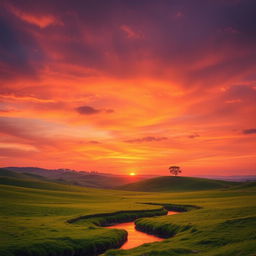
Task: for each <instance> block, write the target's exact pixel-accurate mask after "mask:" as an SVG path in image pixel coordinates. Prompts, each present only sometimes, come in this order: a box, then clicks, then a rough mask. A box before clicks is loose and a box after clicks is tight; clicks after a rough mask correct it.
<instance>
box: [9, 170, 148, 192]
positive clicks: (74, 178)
mask: <svg viewBox="0 0 256 256" xmlns="http://www.w3.org/2000/svg"><path fill="white" fill-rule="evenodd" d="M4 169H5V170H6V171H8V170H9V171H11V172H13V173H16V174H15V175H16V177H18V176H17V175H26V178H28V176H34V177H38V178H39V179H41V180H42V179H43V180H45V179H46V180H47V181H52V182H55V183H56V182H57V183H61V184H67V185H77V186H82V187H92V188H114V187H115V186H117V184H118V185H120V186H121V185H124V184H128V183H131V182H136V181H139V180H141V179H145V178H146V177H144V176H142V175H141V176H140V175H138V176H136V177H128V176H126V175H112V174H105V173H97V172H83V171H75V170H69V169H44V168H37V167H5V168H4ZM19 177H23V178H25V176H19Z"/></svg>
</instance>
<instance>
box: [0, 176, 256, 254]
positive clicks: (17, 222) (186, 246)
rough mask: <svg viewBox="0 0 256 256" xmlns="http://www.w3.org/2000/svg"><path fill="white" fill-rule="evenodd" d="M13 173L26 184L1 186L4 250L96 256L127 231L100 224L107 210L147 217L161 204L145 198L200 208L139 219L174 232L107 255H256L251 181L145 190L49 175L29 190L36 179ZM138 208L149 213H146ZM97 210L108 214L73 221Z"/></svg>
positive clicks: (0, 239)
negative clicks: (61, 180) (71, 182)
mask: <svg viewBox="0 0 256 256" xmlns="http://www.w3.org/2000/svg"><path fill="white" fill-rule="evenodd" d="M8 178H11V177H8ZM13 179H16V180H19V182H20V183H22V186H12V185H10V184H9V185H6V184H5V185H0V199H1V204H0V214H1V220H0V229H1V232H0V255H1V256H2V255H3V256H13V255H16V256H20V255H22V256H28V255H29V256H38V255H39V256H44V255H58V256H61V255H65V256H69V255H86V254H87V255H90V256H91V255H93V253H94V252H100V251H104V250H105V249H106V248H111V247H112V248H113V247H114V246H117V245H118V244H120V243H122V242H123V240H124V239H125V237H126V232H124V231H120V230H115V229H105V228H104V227H100V226H97V225H96V224H104V221H106V219H107V217H106V216H104V214H105V213H115V212H119V214H120V211H123V212H121V215H118V216H117V215H112V214H109V215H107V216H109V219H108V221H110V222H112V221H120V220H124V219H126V218H129V215H130V214H132V212H133V213H134V212H135V213H136V214H137V216H136V217H138V216H147V215H143V214H145V213H146V212H145V210H150V211H151V210H154V209H155V210H156V209H159V210H160V209H161V206H159V205H153V204H144V203H158V204H170V203H173V204H181V205H185V204H186V205H187V204H189V205H198V206H201V207H202V208H201V209H196V210H191V211H189V212H186V213H181V214H179V215H173V216H162V217H151V218H143V219H141V220H138V221H137V223H140V224H141V226H143V227H145V226H147V229H148V230H149V229H150V227H153V228H156V229H158V230H159V229H160V230H161V229H163V227H164V229H166V230H167V234H168V235H172V234H174V233H176V235H175V237H173V238H169V239H166V240H165V241H163V242H160V243H153V244H146V245H143V246H140V247H138V248H135V249H132V250H127V251H126V250H110V251H108V252H107V253H106V255H108V256H110V255H129V256H135V255H141V256H142V255H144V256H145V255H147V256H149V255H151V256H157V255H159V256H160V255H163V256H164V255H190V253H192V252H194V253H195V252H197V253H196V255H199V256H205V255H209V256H213V255H215V256H217V255H218V256H220V255H223V256H224V255H225V256H229V255H230V256H231V255H232V256H238V255H241V256H247V255H248V256H249V255H251V256H252V255H254V254H255V252H256V243H255V242H256V236H255V232H254V231H255V230H254V229H255V218H256V217H255V216H256V205H255V201H256V200H255V192H256V190H255V186H253V185H251V186H246V187H244V188H237V189H222V190H213V191H201V192H185V193H181V192H179V193H143V192H131V191H114V190H99V189H92V188H90V189H89V188H81V187H75V186H65V185H60V184H54V183H47V182H46V181H45V182H43V185H42V184H39V183H37V182H38V181H34V182H35V183H36V184H37V185H35V186H34V187H33V188H31V186H32V185H31V183H30V182H32V183H33V181H32V180H30V182H29V183H26V182H27V179H28V178H27V177H13ZM14 184H16V183H14ZM47 184H48V186H49V188H48V187H47V186H46V185H47ZM26 186H30V187H26ZM54 186H56V187H54ZM140 210H141V211H144V213H143V212H142V213H141V215H140V214H139V213H138V211H140ZM129 211H130V214H129ZM150 211H149V212H150ZM160 211H161V210H160ZM95 214H103V215H102V216H101V215H100V217H99V216H94V217H92V218H86V217H85V218H82V219H83V220H80V221H77V222H74V223H72V224H71V223H68V220H70V219H74V218H77V217H79V216H86V215H95ZM124 215H126V216H124ZM184 227H185V228H184ZM168 232H169V233H168ZM192 255H193V253H192Z"/></svg>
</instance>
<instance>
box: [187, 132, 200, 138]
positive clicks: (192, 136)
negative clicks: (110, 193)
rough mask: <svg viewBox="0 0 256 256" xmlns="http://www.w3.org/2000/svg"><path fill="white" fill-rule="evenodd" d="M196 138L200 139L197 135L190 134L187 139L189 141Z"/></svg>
mask: <svg viewBox="0 0 256 256" xmlns="http://www.w3.org/2000/svg"><path fill="white" fill-rule="evenodd" d="M197 137H200V135H199V134H197V133H194V134H191V135H189V136H188V138H190V139H194V138H197Z"/></svg>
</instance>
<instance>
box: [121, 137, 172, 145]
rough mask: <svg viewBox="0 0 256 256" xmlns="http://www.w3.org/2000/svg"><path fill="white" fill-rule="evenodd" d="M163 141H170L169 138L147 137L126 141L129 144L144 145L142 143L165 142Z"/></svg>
mask: <svg viewBox="0 0 256 256" xmlns="http://www.w3.org/2000/svg"><path fill="white" fill-rule="evenodd" d="M163 140H168V138H167V137H153V136H147V137H143V138H138V139H131V140H126V141H125V142H128V143H142V142H155V141H163Z"/></svg>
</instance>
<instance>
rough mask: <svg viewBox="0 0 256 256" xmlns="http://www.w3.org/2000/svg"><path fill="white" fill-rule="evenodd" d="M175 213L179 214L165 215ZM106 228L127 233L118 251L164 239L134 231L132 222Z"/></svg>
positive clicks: (169, 212) (170, 212)
mask: <svg viewBox="0 0 256 256" xmlns="http://www.w3.org/2000/svg"><path fill="white" fill-rule="evenodd" d="M177 213H179V212H174V211H168V213H167V215H173V214H177ZM106 228H117V229H125V230H126V231H127V232H128V239H127V241H126V242H125V243H124V244H123V245H122V246H121V247H120V249H131V248H134V247H137V246H139V245H142V244H145V243H153V242H157V241H162V240H164V238H160V237H157V236H154V235H150V234H146V233H144V232H141V231H138V230H136V229H135V223H134V221H131V222H125V223H120V224H116V225H113V226H108V227H106Z"/></svg>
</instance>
